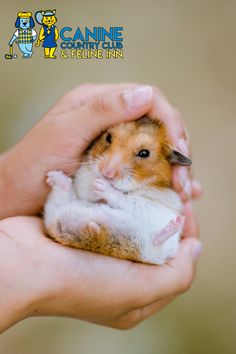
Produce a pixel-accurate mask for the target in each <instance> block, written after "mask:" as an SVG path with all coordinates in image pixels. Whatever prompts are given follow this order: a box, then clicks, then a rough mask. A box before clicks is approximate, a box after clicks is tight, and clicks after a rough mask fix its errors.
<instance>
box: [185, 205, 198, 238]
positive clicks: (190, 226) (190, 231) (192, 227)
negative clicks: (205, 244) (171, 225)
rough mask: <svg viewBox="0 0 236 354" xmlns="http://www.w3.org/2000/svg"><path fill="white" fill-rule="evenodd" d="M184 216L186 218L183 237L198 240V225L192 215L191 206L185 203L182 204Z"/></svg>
mask: <svg viewBox="0 0 236 354" xmlns="http://www.w3.org/2000/svg"><path fill="white" fill-rule="evenodd" d="M183 213H184V215H185V217H186V219H185V224H184V230H183V237H196V238H199V225H198V221H197V218H196V216H195V215H194V212H193V208H192V204H191V203H190V202H187V203H185V204H184V212H183Z"/></svg>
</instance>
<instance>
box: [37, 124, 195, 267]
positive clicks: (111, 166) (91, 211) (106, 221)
mask: <svg viewBox="0 0 236 354" xmlns="http://www.w3.org/2000/svg"><path fill="white" fill-rule="evenodd" d="M173 164H181V165H190V164H191V160H190V159H189V158H187V157H186V156H184V155H182V154H180V153H179V152H177V151H174V150H171V148H170V141H169V139H168V136H167V131H166V128H165V125H164V124H163V123H162V122H161V121H159V120H152V119H149V118H148V117H142V118H141V119H139V120H136V121H133V122H128V123H122V124H119V125H117V126H114V127H111V128H110V129H108V130H107V131H106V132H104V133H103V134H102V135H101V136H99V137H98V138H97V139H96V140H95V141H94V142H93V143H92V144H91V145H90V146H89V148H88V149H87V151H86V152H85V153H84V155H83V158H82V162H81V165H80V167H79V169H78V171H77V172H76V173H75V176H74V178H73V179H71V178H70V177H68V176H66V175H65V174H64V173H63V172H61V171H51V172H49V173H48V176H47V182H48V184H49V185H50V186H51V187H52V191H51V193H50V195H49V197H48V200H47V202H46V205H45V214H44V215H45V218H44V220H45V227H46V230H47V232H48V234H49V236H50V237H51V238H53V239H54V240H55V241H57V242H59V243H62V244H64V245H68V246H71V247H76V248H81V249H86V250H90V251H94V252H98V253H102V254H105V255H110V256H114V257H118V258H124V259H129V260H133V261H139V262H144V263H153V264H163V263H164V262H166V260H168V259H169V258H171V257H173V256H174V255H175V254H176V252H177V249H178V244H179V239H180V235H181V232H182V228H183V224H184V217H183V216H181V212H182V204H181V201H180V199H179V197H178V195H177V194H176V193H175V192H174V191H173V190H172V189H171V175H172V165H173Z"/></svg>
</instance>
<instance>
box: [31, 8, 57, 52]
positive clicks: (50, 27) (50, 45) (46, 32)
mask: <svg viewBox="0 0 236 354" xmlns="http://www.w3.org/2000/svg"><path fill="white" fill-rule="evenodd" d="M55 14H56V10H47V11H37V12H36V14H35V19H36V21H37V22H38V23H39V24H40V25H42V28H41V30H40V32H39V38H38V42H37V44H36V47H38V46H39V45H40V42H42V43H43V44H42V46H43V48H44V57H45V58H48V59H56V55H55V50H56V47H57V43H56V42H57V40H58V38H59V32H58V29H57V27H56V26H55V23H56V22H57V18H56V16H55Z"/></svg>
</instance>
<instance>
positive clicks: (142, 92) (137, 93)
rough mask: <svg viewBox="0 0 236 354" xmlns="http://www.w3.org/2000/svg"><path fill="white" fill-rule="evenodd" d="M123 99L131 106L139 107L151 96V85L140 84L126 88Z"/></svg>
mask: <svg viewBox="0 0 236 354" xmlns="http://www.w3.org/2000/svg"><path fill="white" fill-rule="evenodd" d="M123 97H124V100H125V101H126V103H127V104H128V105H129V106H130V107H131V108H140V107H142V106H144V105H145V104H147V103H148V102H149V101H150V100H151V97H152V87H151V86H148V85H146V86H142V87H139V88H135V89H131V90H127V91H125V92H124V93H123Z"/></svg>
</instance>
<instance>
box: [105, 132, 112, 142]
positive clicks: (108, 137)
mask: <svg viewBox="0 0 236 354" xmlns="http://www.w3.org/2000/svg"><path fill="white" fill-rule="evenodd" d="M106 142H107V143H108V144H111V142H112V136H111V133H107V135H106Z"/></svg>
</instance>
